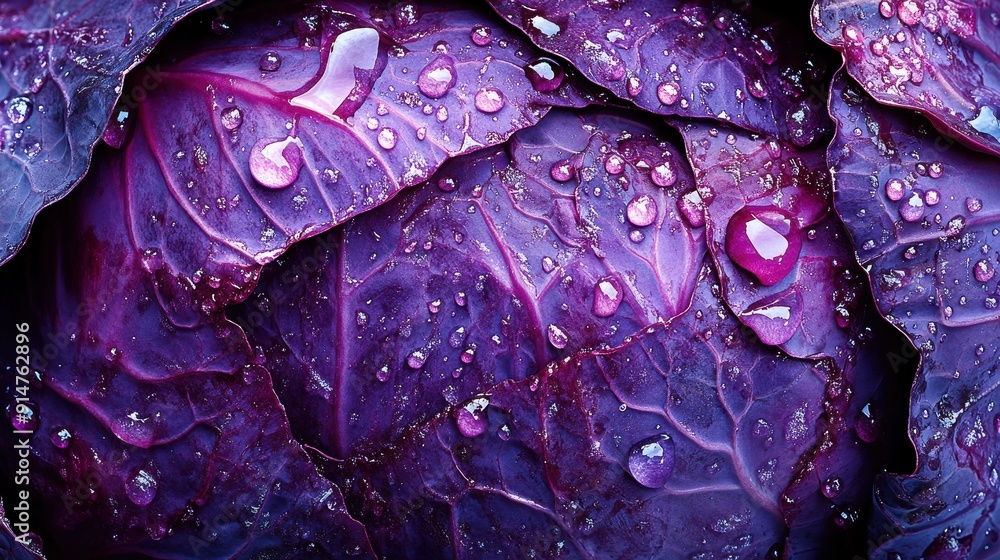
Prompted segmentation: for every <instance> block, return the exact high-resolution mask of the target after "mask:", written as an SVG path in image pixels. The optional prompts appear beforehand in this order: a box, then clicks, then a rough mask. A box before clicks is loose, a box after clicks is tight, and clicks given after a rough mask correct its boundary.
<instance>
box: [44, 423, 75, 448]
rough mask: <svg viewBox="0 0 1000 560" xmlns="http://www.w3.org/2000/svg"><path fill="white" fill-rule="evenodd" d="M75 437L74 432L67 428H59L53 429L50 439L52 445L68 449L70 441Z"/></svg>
mask: <svg viewBox="0 0 1000 560" xmlns="http://www.w3.org/2000/svg"><path fill="white" fill-rule="evenodd" d="M72 439H73V432H70V431H69V430H68V429H66V428H57V429H55V430H53V431H52V435H51V436H50V437H49V440H50V441H51V442H52V445H54V446H56V447H58V448H59V449H66V448H67V447H69V443H70V441H71V440H72Z"/></svg>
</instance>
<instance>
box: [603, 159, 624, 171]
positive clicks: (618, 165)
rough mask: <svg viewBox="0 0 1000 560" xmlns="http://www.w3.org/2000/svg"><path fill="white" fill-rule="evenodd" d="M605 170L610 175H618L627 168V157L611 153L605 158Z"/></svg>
mask: <svg viewBox="0 0 1000 560" xmlns="http://www.w3.org/2000/svg"><path fill="white" fill-rule="evenodd" d="M604 170H605V171H607V172H608V174H610V175H618V174H619V173H621V172H622V171H624V170H625V158H623V157H622V156H620V155H618V154H610V155H608V157H607V159H605V160H604Z"/></svg>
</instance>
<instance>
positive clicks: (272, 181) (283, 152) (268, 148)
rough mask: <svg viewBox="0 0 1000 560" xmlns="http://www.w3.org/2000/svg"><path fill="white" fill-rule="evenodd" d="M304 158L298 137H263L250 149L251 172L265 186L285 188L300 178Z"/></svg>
mask: <svg viewBox="0 0 1000 560" xmlns="http://www.w3.org/2000/svg"><path fill="white" fill-rule="evenodd" d="M303 159H304V158H303V156H302V143H301V142H299V139H298V138H295V137H293V136H289V137H287V138H285V139H284V140H279V139H275V138H261V139H260V140H258V141H257V143H256V144H254V145H253V148H252V149H251V150H250V174H251V175H253V178H254V179H256V180H257V182H258V183H260V184H261V185H264V186H265V187H268V188H271V189H280V188H284V187H287V186H288V185H291V184H292V183H294V182H295V180H296V179H298V177H299V170H300V169H301V168H302V160H303Z"/></svg>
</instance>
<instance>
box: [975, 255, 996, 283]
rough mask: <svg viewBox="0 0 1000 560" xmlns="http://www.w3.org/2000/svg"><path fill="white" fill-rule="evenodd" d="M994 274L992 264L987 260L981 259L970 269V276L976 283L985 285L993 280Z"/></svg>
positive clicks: (994, 270)
mask: <svg viewBox="0 0 1000 560" xmlns="http://www.w3.org/2000/svg"><path fill="white" fill-rule="evenodd" d="M995 274H996V269H995V268H993V263H991V262H990V261H989V260H987V259H982V260H980V261H978V262H976V264H975V265H973V267H972V275H973V276H975V277H976V281H977V282H982V283H986V282H989V281H990V280H992V279H993V276H994V275H995Z"/></svg>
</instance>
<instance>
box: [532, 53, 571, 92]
mask: <svg viewBox="0 0 1000 560" xmlns="http://www.w3.org/2000/svg"><path fill="white" fill-rule="evenodd" d="M524 74H525V76H527V77H528V81H530V82H531V86H532V87H534V88H535V90H536V91H540V92H542V93H548V92H550V91H555V90H556V89H558V88H559V86H560V85H561V84H562V82H563V77H564V76H565V73H564V72H563V68H562V65H561V64H559V63H558V62H556V61H555V60H552V59H551V58H547V57H544V56H541V57H538V58H536V59H534V60H532V61H531V62H529V63H528V64H527V66H525V67H524Z"/></svg>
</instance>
